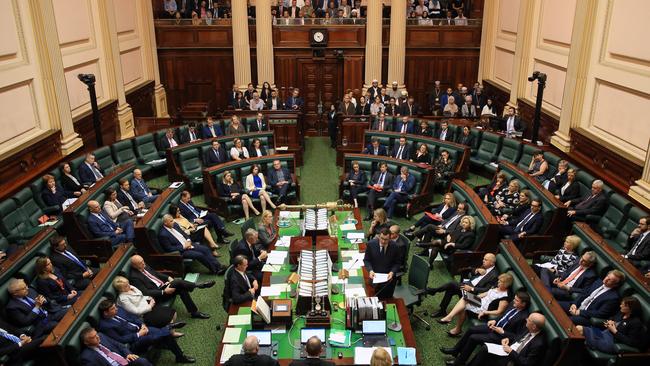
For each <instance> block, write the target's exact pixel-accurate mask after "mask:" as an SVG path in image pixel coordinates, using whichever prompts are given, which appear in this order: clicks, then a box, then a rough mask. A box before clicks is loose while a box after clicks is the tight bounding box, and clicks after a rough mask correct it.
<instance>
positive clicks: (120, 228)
mask: <svg viewBox="0 0 650 366" xmlns="http://www.w3.org/2000/svg"><path fill="white" fill-rule="evenodd" d="M88 211H89V212H90V214H88V219H87V224H88V229H89V230H90V232H91V233H92V234H93V236H94V237H95V238H101V237H105V236H107V237H109V238H110V240H111V246H113V248H115V247H116V246H118V245H120V244H126V243H133V240H134V239H135V233H134V231H133V221H131V220H127V221H122V222H118V223H116V222H113V220H112V219H111V218H110V217H109V216H108V214H107V213H106V212H104V211H103V210H102V208H101V206H100V205H99V202H97V201H95V200H91V201H88Z"/></svg>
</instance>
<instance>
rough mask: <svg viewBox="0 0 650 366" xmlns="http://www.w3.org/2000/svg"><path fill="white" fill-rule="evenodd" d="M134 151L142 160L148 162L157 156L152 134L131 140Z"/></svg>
mask: <svg viewBox="0 0 650 366" xmlns="http://www.w3.org/2000/svg"><path fill="white" fill-rule="evenodd" d="M133 143H134V147H135V153H136V154H137V155H138V157H139V158H140V159H142V161H143V162H149V161H152V160H156V159H158V158H159V156H158V148H156V144H155V142H154V140H153V134H151V133H148V134H146V135H142V136H138V137H136V138H135V139H134V140H133Z"/></svg>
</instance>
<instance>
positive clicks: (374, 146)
mask: <svg viewBox="0 0 650 366" xmlns="http://www.w3.org/2000/svg"><path fill="white" fill-rule="evenodd" d="M361 153H362V154H368V155H375V156H379V155H381V156H386V155H388V154H387V152H386V147H384V146H383V145H380V144H379V139H377V138H376V137H373V138H372V139H371V140H370V145H368V146H366V148H365V149H363V151H362V152H361Z"/></svg>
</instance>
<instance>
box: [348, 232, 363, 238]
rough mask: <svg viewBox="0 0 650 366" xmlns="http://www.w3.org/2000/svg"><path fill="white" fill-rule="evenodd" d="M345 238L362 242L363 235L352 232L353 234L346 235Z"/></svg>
mask: <svg viewBox="0 0 650 366" xmlns="http://www.w3.org/2000/svg"><path fill="white" fill-rule="evenodd" d="M346 237H347V238H348V240H363V238H364V237H365V234H364V233H357V232H353V233H347V235H346Z"/></svg>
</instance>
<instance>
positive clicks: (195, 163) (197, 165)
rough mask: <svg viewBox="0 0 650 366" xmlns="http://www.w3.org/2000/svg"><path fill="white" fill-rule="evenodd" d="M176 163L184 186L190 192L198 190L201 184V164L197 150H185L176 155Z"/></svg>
mask: <svg viewBox="0 0 650 366" xmlns="http://www.w3.org/2000/svg"><path fill="white" fill-rule="evenodd" d="M178 161H179V164H180V166H181V171H182V172H183V175H184V177H183V178H184V181H185V184H187V185H188V186H189V188H190V189H191V190H195V189H198V188H199V187H201V186H202V184H203V176H202V175H203V172H202V169H203V163H202V162H201V157H200V156H199V152H198V150H197V149H191V150H186V151H183V152H181V153H180V154H178Z"/></svg>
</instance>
